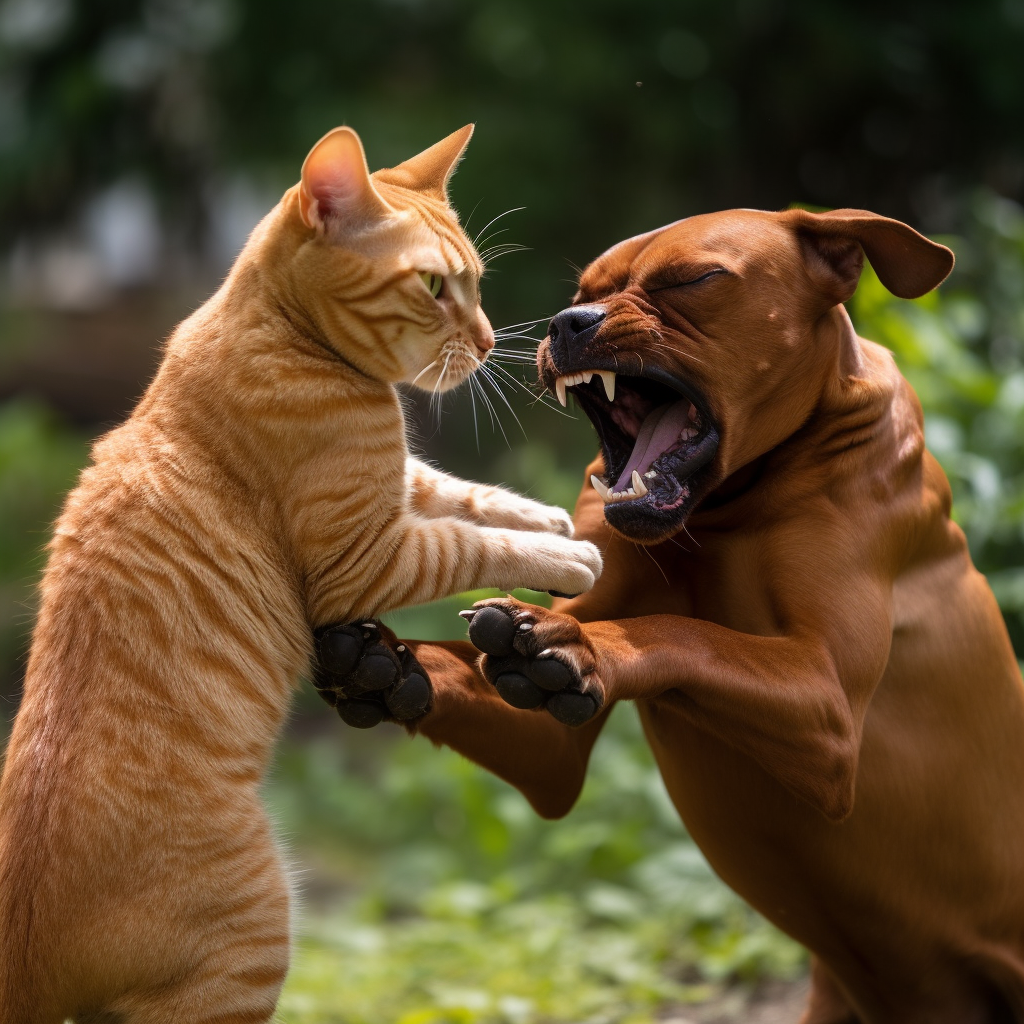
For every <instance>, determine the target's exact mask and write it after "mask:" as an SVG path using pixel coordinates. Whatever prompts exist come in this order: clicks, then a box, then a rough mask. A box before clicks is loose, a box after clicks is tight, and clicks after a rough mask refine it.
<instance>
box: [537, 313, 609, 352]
mask: <svg viewBox="0 0 1024 1024" xmlns="http://www.w3.org/2000/svg"><path fill="white" fill-rule="evenodd" d="M604 318H605V311H604V309H603V308H602V307H601V306H570V307H569V308H568V309H563V310H562V312H561V313H556V314H555V315H554V317H552V319H551V323H550V324H548V338H550V340H551V344H552V345H557V346H558V347H559V348H560V349H562V350H563V351H565V352H566V354H568V353H569V350H570V348H572V347H573V346H574V345H575V344H580V343H585V342H588V341H591V340H592V339H593V337H594V335H595V334H596V333H597V329H598V327H599V326H600V325H601V321H602V320H604Z"/></svg>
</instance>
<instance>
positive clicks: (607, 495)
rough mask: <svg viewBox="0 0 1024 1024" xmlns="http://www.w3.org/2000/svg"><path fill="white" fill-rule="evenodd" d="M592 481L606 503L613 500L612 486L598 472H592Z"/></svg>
mask: <svg viewBox="0 0 1024 1024" xmlns="http://www.w3.org/2000/svg"><path fill="white" fill-rule="evenodd" d="M590 483H591V485H592V486H593V488H594V490H595V491H597V493H598V494H600V495H601V500H602V501H603V502H605V504H607V503H608V502H609V501H611V488H610V487H609V486H608V485H607V484H606V483H603V482H602V481H601V480H600V478H599V477H598V476H597V474H591V476H590Z"/></svg>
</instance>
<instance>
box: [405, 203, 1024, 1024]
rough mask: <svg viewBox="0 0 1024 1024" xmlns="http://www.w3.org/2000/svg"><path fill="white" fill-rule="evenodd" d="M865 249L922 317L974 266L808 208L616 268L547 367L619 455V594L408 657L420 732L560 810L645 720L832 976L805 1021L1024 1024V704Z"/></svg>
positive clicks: (584, 513) (553, 345)
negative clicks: (425, 690)
mask: <svg viewBox="0 0 1024 1024" xmlns="http://www.w3.org/2000/svg"><path fill="white" fill-rule="evenodd" d="M865 252H866V253H867V255H868V257H869V258H870V260H871V262H872V265H873V266H874V268H875V270H876V271H877V273H878V275H879V277H880V278H881V280H882V282H883V283H884V284H885V285H886V286H887V287H888V288H889V289H890V290H891V291H892V292H894V293H895V294H897V295H900V296H904V297H913V296H917V295H920V294H923V293H924V292H926V291H928V290H929V289H931V288H933V287H935V286H936V285H937V284H939V282H940V281H942V279H943V278H944V277H945V276H946V275H947V274H948V272H949V270H950V268H951V266H952V254H951V253H949V251H948V250H946V249H945V248H943V247H942V246H939V245H936V244H934V243H932V242H930V241H928V240H927V239H925V238H923V237H922V236H921V235H919V234H917V233H916V232H914V231H913V230H912V229H910V228H909V227H907V226H906V225H904V224H901V223H899V222H897V221H893V220H888V219H886V218H883V217H879V216H876V215H874V214H870V213H866V212H863V211H857V210H839V211H835V212H833V213H830V214H811V213H807V212H804V211H799V210H793V211H788V212H784V213H765V212H757V211H731V212H727V213H718V214H712V215H708V216H699V217H691V218H689V219H686V220H683V221H679V222H678V223H675V224H672V225H669V226H668V227H666V228H663V229H661V230H658V231H653V232H651V233H649V234H646V235H641V236H639V237H637V238H633V239H629V240H628V241H625V242H622V243H621V244H619V245H617V246H615V247H614V248H612V249H610V250H609V251H608V252H607V253H605V254H604V255H603V256H601V257H600V258H598V259H597V260H596V261H595V262H594V263H593V264H591V265H590V266H589V267H588V268H587V270H586V271H585V272H584V274H583V275H582V278H581V281H580V290H579V293H578V295H577V296H576V299H575V301H574V305H573V306H572V307H570V308H569V309H568V310H566V311H564V312H563V313H561V314H559V316H558V317H556V318H555V320H554V321H552V329H551V333H550V335H549V337H548V338H547V339H545V341H544V343H543V344H542V345H541V347H540V350H539V353H538V365H539V370H540V377H541V380H542V382H543V383H544V384H545V385H546V386H547V387H548V388H550V389H551V390H552V391H555V392H558V391H562V392H563V393H564V388H565V387H566V386H568V387H569V388H570V390H571V391H573V392H575V393H576V394H577V397H578V400H579V402H580V404H581V405H582V406H583V408H584V409H585V411H586V412H587V413H588V415H590V417H591V419H592V420H593V421H594V423H595V426H596V427H597V429H598V433H599V435H600V437H601V440H602V457H601V458H599V459H598V460H597V461H596V462H595V463H593V464H592V465H591V466H590V467H588V469H587V471H586V478H587V479H588V481H589V478H590V477H591V474H594V475H595V476H596V478H597V480H596V483H595V484H593V485H592V484H591V483H590V482H587V483H586V484H585V485H584V488H583V491H582V493H581V495H580V498H579V502H578V504H577V508H576V516H575V523H576V534H577V536H578V537H581V538H585V539H587V540H591V541H594V542H595V543H597V544H598V545H599V546H600V547H601V548H602V549H603V551H604V558H605V569H604V574H603V576H602V577H601V579H600V580H599V581H598V583H597V585H596V587H595V588H594V589H593V590H592V591H591V592H590V593H587V594H585V595H583V596H581V597H577V598H575V599H572V600H568V601H559V602H557V603H556V605H555V609H554V610H553V611H550V612H549V611H545V610H543V609H540V608H535V607H532V606H529V605H524V604H521V603H519V602H516V601H513V600H510V599H507V600H506V599H503V600H497V601H488V602H484V607H485V608H487V609H489V610H487V611H478V612H477V614H476V616H475V618H474V619H473V621H472V622H471V626H470V636H471V638H473V639H474V640H476V642H477V643H478V644H479V646H480V647H481V648H483V649H484V650H485V651H487V652H489V653H487V656H486V657H485V658H483V659H479V655H478V652H477V650H476V649H475V648H473V647H471V646H470V645H468V644H426V643H418V642H416V641H407V643H408V644H409V646H410V649H411V650H412V652H413V653H414V655H415V657H416V658H417V659H418V661H419V663H420V665H421V666H422V667H423V669H424V670H425V671H426V672H427V673H429V676H430V679H431V680H432V683H433V688H434V699H433V707H432V710H431V711H430V712H429V713H428V714H427V715H426V716H425V717H424V718H423V719H422V720H421V721H420V722H419V724H418V729H419V731H421V732H423V733H424V734H426V735H427V736H429V737H430V738H431V739H433V740H435V741H437V742H440V743H445V744H447V745H449V746H452V747H454V748H455V749H456V750H459V751H461V752H463V753H464V754H466V755H467V756H469V757H470V758H472V759H473V760H475V761H477V762H478V763H480V764H482V765H484V766H485V767H487V768H488V769H490V770H491V771H494V772H496V773H497V774H499V775H501V776H502V777H503V778H505V779H507V780H508V781H509V782H511V783H512V784H513V785H515V786H517V787H518V788H519V789H520V790H522V792H523V793H524V794H525V795H526V796H527V798H528V799H529V800H530V801H531V803H532V804H533V805H534V807H535V808H536V809H537V810H538V811H539V812H540V813H541V814H543V815H546V816H552V817H553V816H558V815H561V814H564V813H565V812H566V811H568V810H569V808H570V807H571V806H572V804H573V802H574V800H575V798H576V796H577V794H578V792H579V790H580V787H581V785H582V782H583V776H584V772H585V769H586V763H587V758H588V756H589V753H590V749H591V746H592V744H593V742H594V740H595V738H596V736H597V734H598V732H599V731H600V728H601V725H602V723H603V721H604V719H605V716H606V714H607V710H608V709H609V708H610V706H611V705H612V704H613V703H614V702H615V701H618V700H635V701H636V702H637V704H638V707H639V712H640V717H641V720H642V722H643V726H644V730H645V732H646V735H647V738H648V740H649V742H650V745H651V748H652V750H653V751H654V755H655V757H656V759H657V762H658V764H659V766H660V768H661V772H662V774H663V776H664V779H665V784H666V786H667V788H668V791H669V793H670V794H671V797H672V799H673V801H674V802H675V805H676V807H677V808H678V809H679V813H680V814H681V816H682V818H683V820H684V822H685V824H686V827H687V829H688V830H689V831H690V833H691V835H692V836H693V838H694V839H695V840H696V842H697V843H698V844H699V845H700V847H701V849H702V850H703V851H704V853H705V854H706V855H707V858H708V860H709V861H710V862H711V864H712V865H713V866H714V868H715V870H716V871H717V872H718V873H719V874H720V875H721V877H722V878H723V879H724V880H725V881H726V882H727V883H728V884H729V885H731V886H732V887H733V888H734V889H735V890H736V891H737V892H739V893H740V894H741V895H742V896H743V897H744V898H746V899H747V900H748V901H749V902H750V903H751V904H752V905H753V906H754V907H756V908H757V909H758V910H760V911H761V912H762V913H763V914H764V915H765V916H766V917H768V918H769V919H771V920H772V921H774V922H775V923H776V924H777V925H778V926H779V927H780V928H782V929H783V930H784V931H786V932H788V933H789V934H790V935H792V936H793V937H794V938H796V939H798V940H799V941H800V942H802V943H803V944H805V945H806V946H807V947H808V948H809V949H810V950H811V951H812V953H813V954H814V960H813V974H812V993H811V998H810V1004H809V1006H808V1009H807V1011H806V1013H805V1015H804V1018H803V1020H804V1021H805V1022H806V1024H840V1022H843V1024H848V1022H853V1021H858V1022H861V1024H916V1022H921V1024H924V1022H929V1024H947V1022H948V1024H996V1022H1000V1024H1002V1022H1005V1021H1024V686H1022V681H1021V675H1020V671H1019V669H1018V666H1017V663H1016V661H1015V658H1014V653H1013V650H1012V647H1011V644H1010V641H1009V638H1008V636H1007V633H1006V629H1005V627H1004V624H1003V620H1002V618H1001V615H1000V612H999V609H998V607H997V605H996V603H995V600H994V599H993V596H992V594H991V592H990V590H989V588H988V586H987V584H986V582H985V579H984V578H983V577H982V576H981V575H980V574H979V573H978V572H977V571H976V570H975V568H974V566H973V565H972V563H971V560H970V557H969V555H968V551H967V546H966V543H965V540H964V536H963V534H962V533H961V531H960V530H959V528H958V527H957V526H956V525H955V524H954V523H953V522H951V520H950V517H949V512H950V491H949V486H948V483H947V481H946V478H945V476H944V475H943V473H942V471H941V469H940V468H939V466H938V464H937V463H936V462H935V460H934V459H933V458H932V457H931V455H929V453H928V452H927V451H926V450H925V447H924V438H923V429H922V417H921V410H920V407H919V404H918V402H917V399H916V397H915V396H914V394H913V392H912V390H911V388H910V386H909V385H908V384H907V382H906V381H905V380H904V379H903V377H902V376H901V375H900V373H899V371H898V370H897V369H896V366H895V364H894V362H893V359H892V356H891V355H890V353H889V352H888V351H886V350H885V349H883V348H881V347H880V346H878V345H876V344H873V343H872V342H870V341H866V340H864V339H862V338H859V337H858V336H857V335H856V333H855V332H854V330H853V327H852V325H851V323H850V320H849V318H848V316H847V314H846V311H845V309H844V308H843V306H842V303H843V302H844V301H845V300H846V299H848V298H849V297H850V295H852V293H853V291H854V289H855V287H856V284H857V280H858V278H859V275H860V271H861V265H862V258H863V253H865ZM610 373H614V374H616V376H615V394H614V400H609V397H608V393H607V389H606V388H605V384H604V381H605V379H607V377H608V375H609V374H610ZM579 374H583V376H584V378H585V377H586V376H587V374H591V376H590V378H589V380H588V381H587V382H581V383H578V384H575V385H573V384H572V380H573V379H575V377H576V376H578V375H579ZM566 378H568V380H566ZM680 403H684V404H680ZM691 407H692V408H691ZM687 409H689V417H688V423H689V426H688V427H687V428H686V429H684V430H681V431H679V430H677V429H676V428H677V427H678V426H679V424H682V423H684V422H686V420H687V417H685V416H684V413H685V412H686V411H687ZM658 410H660V412H659V413H658V415H659V416H660V417H662V418H663V419H664V422H665V423H667V424H669V427H668V428H667V433H666V430H664V429H663V430H661V434H660V435H659V434H658V433H657V431H654V428H651V431H653V432H652V433H651V437H653V438H654V439H655V441H656V442H657V443H655V444H654V447H653V449H651V450H648V451H646V453H644V452H640V453H639V455H638V451H639V449H641V448H643V447H644V444H645V443H647V442H646V441H644V442H643V443H641V441H640V440H637V437H638V434H640V433H641V432H642V431H643V430H645V429H646V428H647V427H649V426H650V422H651V420H650V417H651V416H652V414H653V412H655V411H658ZM669 435H672V436H669ZM659 438H660V440H659ZM666 438H668V443H667V446H665V447H664V450H662V448H661V447H660V446H662V445H665V442H666ZM648 440H649V439H648ZM634 445H635V446H636V447H635V448H632V449H631V446H634ZM641 456H642V457H641ZM631 467H633V468H635V469H637V473H636V474H635V475H633V474H631ZM637 478H639V479H640V481H641V482H640V485H639V487H638V486H637V485H636V480H637ZM630 488H632V492H631V493H630ZM607 490H611V492H612V494H611V500H610V502H609V503H608V504H605V502H604V501H603V500H602V497H601V492H604V491H607ZM616 491H617V492H618V493H619V494H620V497H618V498H616V497H615V492H616ZM633 495H636V496H633ZM524 582H526V581H524ZM388 639H391V638H390V637H388ZM396 644H397V641H395V640H393V639H392V646H395V645H396ZM502 695H503V696H504V697H505V698H506V699H508V700H510V701H512V702H513V703H515V704H517V705H519V706H520V708H527V707H531V706H536V708H537V710H533V711H529V710H519V709H516V708H513V707H511V706H509V704H507V703H505V701H504V700H503V699H502ZM544 708H546V711H545V710H542V709H544ZM595 712H596V714H595ZM559 719H561V721H560V720H559ZM580 722H584V724H582V725H576V727H568V726H567V725H566V724H564V723H580Z"/></svg>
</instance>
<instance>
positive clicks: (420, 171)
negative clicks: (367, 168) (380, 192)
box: [374, 124, 475, 202]
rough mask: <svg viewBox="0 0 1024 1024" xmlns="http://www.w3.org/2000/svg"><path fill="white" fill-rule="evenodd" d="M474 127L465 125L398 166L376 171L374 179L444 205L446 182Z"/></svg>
mask: <svg viewBox="0 0 1024 1024" xmlns="http://www.w3.org/2000/svg"><path fill="white" fill-rule="evenodd" d="M474 127H475V125H471V124H467V125H466V127H465V128H460V129H459V130H458V131H457V132H452V133H451V135H449V136H448V137H447V138H444V139H442V140H441V141H440V142H435V143H434V145H433V146H431V147H430V148H429V149H425V150H423V152H422V153H419V154H417V155H416V156H414V157H410V158H409V159H408V160H405V161H403V162H402V163H400V164H399V165H398V166H397V167H389V168H386V169H384V170H381V171H377V172H376V173H375V174H374V177H375V178H380V180H381V181H386V182H388V183H389V184H392V185H401V186H402V187H403V188H409V189H413V190H414V191H416V192H426V193H427V194H428V195H431V196H433V197H434V198H435V199H440V200H441V202H447V200H448V181H449V179H450V178H451V176H452V175H453V174H454V173H455V168H456V167H457V166H458V164H459V161H460V160H461V159H462V154H463V153H465V151H466V147H467V146H468V145H469V140H470V138H471V137H472V135H473V129H474Z"/></svg>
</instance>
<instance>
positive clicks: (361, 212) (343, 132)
mask: <svg viewBox="0 0 1024 1024" xmlns="http://www.w3.org/2000/svg"><path fill="white" fill-rule="evenodd" d="M299 209H300V211H301V213H302V220H303V221H304V222H305V224H306V226H307V227H310V228H321V227H323V226H324V225H325V224H326V223H327V222H328V221H329V220H330V219H332V218H336V219H339V220H348V221H353V220H354V221H366V220H370V219H373V218H374V217H380V216H383V215H384V214H386V213H388V212H390V210H391V208H390V207H389V206H388V205H387V203H385V202H384V200H383V199H381V197H380V196H379V195H378V194H377V190H376V189H375V188H374V187H373V182H372V181H371V179H370V169H369V168H368V167H367V166H366V154H365V153H364V152H363V144H362V143H361V142H360V141H359V136H358V135H356V133H355V132H354V131H353V130H352V129H351V128H345V127H342V128H335V129H334V130H333V131H329V132H328V133H327V134H326V135H325V136H324V137H323V138H322V139H321V140H320V141H319V142H318V143H317V144H316V145H315V146H314V147H313V148H312V149H311V150H310V151H309V155H308V156H307V157H306V159H305V161H304V162H303V164H302V181H301V184H300V186H299Z"/></svg>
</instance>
